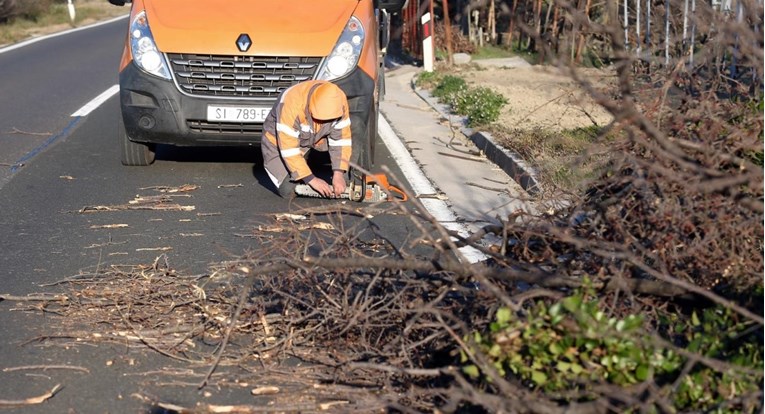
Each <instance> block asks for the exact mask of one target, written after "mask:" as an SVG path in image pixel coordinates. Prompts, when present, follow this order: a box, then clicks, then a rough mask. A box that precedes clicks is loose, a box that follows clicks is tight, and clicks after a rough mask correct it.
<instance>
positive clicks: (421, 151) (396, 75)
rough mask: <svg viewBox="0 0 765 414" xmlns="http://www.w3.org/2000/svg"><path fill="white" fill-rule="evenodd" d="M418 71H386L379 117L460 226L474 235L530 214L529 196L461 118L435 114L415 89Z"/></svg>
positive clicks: (410, 68) (402, 68)
mask: <svg viewBox="0 0 765 414" xmlns="http://www.w3.org/2000/svg"><path fill="white" fill-rule="evenodd" d="M419 71H420V69H419V68H417V67H414V66H408V65H401V66H397V67H395V68H393V69H389V70H388V71H387V72H386V95H385V98H384V100H383V102H382V103H381V112H382V114H383V116H384V117H385V118H386V119H387V120H388V122H389V124H390V125H391V127H392V128H393V130H394V131H395V133H396V135H398V137H399V138H400V139H401V140H402V141H403V143H404V144H405V146H406V148H407V149H408V150H409V152H410V153H411V154H412V156H413V157H414V159H415V161H416V162H417V164H418V165H419V166H420V168H421V169H422V170H423V172H424V173H425V176H426V177H427V178H428V179H429V180H430V182H431V184H432V186H433V187H434V188H435V190H436V192H437V194H418V197H419V198H420V199H427V198H432V197H434V196H436V197H440V198H441V199H443V200H444V201H445V202H446V203H447V204H448V206H449V207H450V209H451V210H452V212H453V213H454V215H455V216H456V220H457V221H458V222H461V223H464V224H465V227H466V228H467V229H468V230H470V231H475V230H477V229H479V228H481V227H483V226H484V225H486V224H488V223H497V221H498V220H497V218H502V219H504V218H506V217H507V216H508V214H510V213H512V212H513V211H516V210H518V209H528V208H529V205H530V204H529V202H528V198H529V196H528V194H527V193H526V191H524V190H523V188H522V187H521V186H520V185H519V184H518V183H516V182H515V181H514V180H513V179H512V178H511V177H510V176H508V175H507V174H506V173H505V172H504V171H503V170H502V169H501V168H499V167H498V166H497V165H496V164H494V163H493V162H491V161H489V160H488V159H487V158H486V157H485V156H484V155H483V154H482V153H481V152H480V151H479V150H478V148H477V147H476V146H475V145H474V144H473V142H472V141H470V140H469V139H468V138H467V137H466V136H465V135H464V134H463V133H462V132H461V128H462V127H463V125H462V124H461V122H462V118H461V117H457V116H452V115H448V114H445V113H441V112H439V111H437V110H435V109H434V108H433V107H432V106H431V105H429V104H428V103H427V102H425V101H424V100H423V99H422V98H420V96H418V95H417V94H416V93H415V91H414V90H413V89H412V80H413V78H414V76H415V75H416V74H417V73H418V72H419Z"/></svg>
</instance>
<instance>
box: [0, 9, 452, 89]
mask: <svg viewBox="0 0 765 414" xmlns="http://www.w3.org/2000/svg"><path fill="white" fill-rule="evenodd" d="M0 1H2V0H0ZM442 77H443V74H442V73H441V72H437V71H431V72H428V71H422V72H420V73H418V74H417V78H416V79H415V80H414V84H415V85H417V86H419V87H421V88H433V87H435V86H436V85H438V82H440V81H441V78H442Z"/></svg>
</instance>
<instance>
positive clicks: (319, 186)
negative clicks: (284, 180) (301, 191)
mask: <svg viewBox="0 0 765 414" xmlns="http://www.w3.org/2000/svg"><path fill="white" fill-rule="evenodd" d="M306 184H308V185H310V186H311V188H313V189H314V190H315V191H316V192H317V193H319V194H321V196H322V197H327V198H330V197H333V196H334V194H333V193H332V188H331V187H330V186H329V184H327V182H326V181H324V180H322V179H321V178H319V177H313V178H312V179H311V181H309V182H307V183H306Z"/></svg>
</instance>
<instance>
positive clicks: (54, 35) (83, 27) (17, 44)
mask: <svg viewBox="0 0 765 414" xmlns="http://www.w3.org/2000/svg"><path fill="white" fill-rule="evenodd" d="M126 17H128V15H127V14H126V15H124V16H120V17H115V18H113V19H110V20H104V21H103V22H98V23H93V24H90V25H87V26H82V27H77V28H75V29H69V30H65V31H63V32H58V33H52V34H49V35H44V36H39V37H33V38H31V39H28V40H25V41H23V42H19V43H16V44H13V45H11V46H8V47H4V48H0V53H5V52H10V51H11V50H15V49H18V48H21V47H24V46H28V45H30V44H32V43H37V42H39V41H41V40H45V39H50V38H51V37H57V36H63V35H66V34H69V33H74V32H79V31H80V30H85V29H91V28H93V27H96V26H101V25H104V24H109V23H112V22H116V21H117V20H120V19H124V18H126Z"/></svg>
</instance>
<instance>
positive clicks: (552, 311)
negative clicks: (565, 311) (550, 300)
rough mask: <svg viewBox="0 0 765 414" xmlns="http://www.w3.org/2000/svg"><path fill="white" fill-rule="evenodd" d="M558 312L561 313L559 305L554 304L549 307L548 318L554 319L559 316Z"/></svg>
mask: <svg viewBox="0 0 765 414" xmlns="http://www.w3.org/2000/svg"><path fill="white" fill-rule="evenodd" d="M560 311H561V305H560V303H556V304H554V305H552V306H550V316H552V317H553V318H555V317H556V316H558V315H560Z"/></svg>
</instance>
